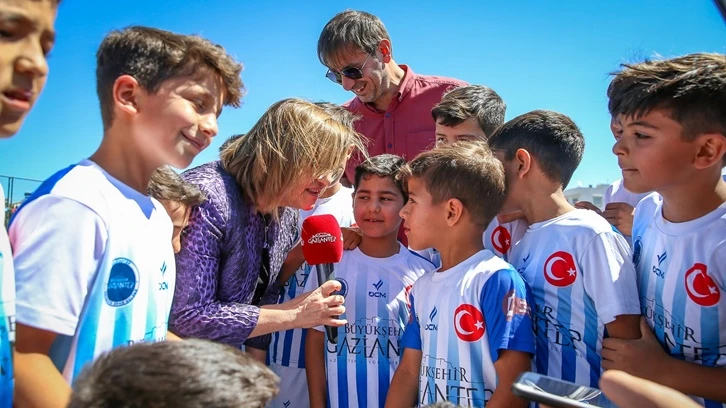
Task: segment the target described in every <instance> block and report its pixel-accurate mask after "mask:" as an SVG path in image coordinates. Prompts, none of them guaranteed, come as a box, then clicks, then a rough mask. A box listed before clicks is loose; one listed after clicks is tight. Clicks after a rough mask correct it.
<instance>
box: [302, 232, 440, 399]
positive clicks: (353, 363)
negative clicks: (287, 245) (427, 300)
mask: <svg viewBox="0 0 726 408" xmlns="http://www.w3.org/2000/svg"><path fill="white" fill-rule="evenodd" d="M433 269H434V267H433V265H432V264H431V263H430V262H429V261H428V260H426V259H424V258H422V257H420V256H419V255H416V254H415V253H413V252H411V251H409V250H408V249H406V248H405V247H404V246H403V245H402V244H401V245H400V249H399V252H398V253H397V254H395V255H393V256H391V257H388V258H373V257H370V256H367V255H365V254H364V253H363V252H361V251H360V249H358V248H356V249H354V250H352V251H347V252H344V253H343V259H341V261H340V262H339V263H337V264H335V275H336V279H337V280H338V281H340V283H341V284H342V286H343V288H342V289H341V294H342V295H343V296H344V297H345V313H344V314H343V315H342V316H341V318H344V319H346V320H347V321H348V323H347V324H346V325H345V326H343V327H339V328H338V343H337V344H332V343H330V342H328V341H326V342H325V346H326V353H325V356H326V358H325V360H326V361H325V362H326V371H327V378H328V399H329V401H330V407H339V408H346V407H376V406H379V407H383V405H384V403H385V401H386V395H387V394H388V387H389V385H390V383H391V380H392V379H393V374H394V372H395V371H396V368H397V367H398V364H399V361H400V358H401V351H402V350H401V336H402V335H403V330H404V328H405V326H406V322H408V320H409V314H410V310H409V308H410V306H409V299H408V294H409V291H410V290H411V286H413V284H414V282H415V281H416V280H417V279H418V278H419V277H420V276H421V275H423V274H424V273H425V272H428V271H431V270H433ZM318 285H319V284H318V279H317V274H316V273H315V272H313V273H311V274H310V276H309V277H308V282H307V285H306V286H305V290H306V291H308V290H313V289H315V288H316V287H318ZM315 329H316V330H320V331H323V330H324V328H323V327H316V328H315ZM326 338H327V337H326Z"/></svg>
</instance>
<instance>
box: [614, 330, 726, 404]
mask: <svg viewBox="0 0 726 408" xmlns="http://www.w3.org/2000/svg"><path fill="white" fill-rule="evenodd" d="M640 331H641V334H642V336H640V338H639V339H638V340H621V339H614V338H608V339H605V340H603V348H602V358H603V362H602V366H603V368H605V369H606V370H612V369H614V370H622V371H625V372H627V373H629V374H632V375H634V376H636V377H641V378H645V379H646V380H651V381H654V382H657V383H659V384H663V385H665V386H667V387H670V388H673V389H676V390H678V391H680V392H683V393H685V394H689V395H696V396H699V397H703V398H706V399H711V400H715V401H721V402H726V387H724V386H723V385H724V384H726V368H721V367H706V366H702V365H700V364H695V363H690V362H687V361H683V360H678V359H675V358H673V357H671V356H669V355H668V354H666V352H665V351H663V348H662V347H661V345H660V343H659V342H658V339H656V338H655V336H654V335H653V331H652V330H651V329H650V327H649V326H648V323H647V322H646V321H645V319H644V318H643V319H641V322H640Z"/></svg>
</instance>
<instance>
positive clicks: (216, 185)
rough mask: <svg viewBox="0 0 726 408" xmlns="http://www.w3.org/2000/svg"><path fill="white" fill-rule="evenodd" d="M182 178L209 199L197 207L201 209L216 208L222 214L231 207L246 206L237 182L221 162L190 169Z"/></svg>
mask: <svg viewBox="0 0 726 408" xmlns="http://www.w3.org/2000/svg"><path fill="white" fill-rule="evenodd" d="M181 177H182V179H184V181H186V182H187V183H191V184H194V185H195V186H196V187H197V188H199V190H201V191H202V192H203V193H204V195H205V196H206V197H207V199H206V200H204V201H203V202H202V203H201V204H199V205H198V206H197V207H199V208H207V209H211V208H214V209H216V210H217V211H219V212H220V213H227V212H229V208H230V207H231V206H235V207H237V206H244V205H245V203H244V200H243V199H242V195H241V191H240V188H239V186H238V184H237V181H236V180H235V178H234V176H233V175H232V174H230V173H228V172H227V171H225V170H224V168H223V167H222V163H221V162H220V161H219V160H216V161H212V162H209V163H205V164H202V165H200V166H197V167H194V168H192V169H189V170H187V171H185V172H183V173H182V174H181Z"/></svg>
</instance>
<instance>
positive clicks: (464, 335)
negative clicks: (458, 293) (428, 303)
mask: <svg viewBox="0 0 726 408" xmlns="http://www.w3.org/2000/svg"><path fill="white" fill-rule="evenodd" d="M454 330H455V331H456V335H457V336H459V338H460V339H461V340H464V341H469V342H471V341H477V340H479V339H481V338H482V337H483V336H484V331H485V327H484V315H483V314H482V313H481V311H480V310H479V309H477V308H476V306H474V305H470V304H463V305H460V306H459V307H457V308H456V310H455V311H454Z"/></svg>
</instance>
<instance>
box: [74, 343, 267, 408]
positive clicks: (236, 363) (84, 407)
mask: <svg viewBox="0 0 726 408" xmlns="http://www.w3.org/2000/svg"><path fill="white" fill-rule="evenodd" d="M277 383H278V378H277V377H276V376H275V374H274V373H272V371H270V369H268V368H267V367H265V366H264V365H262V363H260V362H258V361H256V360H255V359H254V358H252V357H251V356H249V355H248V354H246V353H244V352H242V351H240V350H238V349H236V348H234V347H231V346H228V345H225V344H221V343H214V342H211V341H206V340H199V339H190V340H186V341H173V342H159V343H141V344H135V345H132V346H129V347H121V348H117V349H114V350H111V351H110V352H108V353H105V354H104V355H102V356H100V357H99V358H98V359H97V360H96V361H95V362H94V363H93V364H89V365H87V366H86V368H84V369H83V371H82V372H81V374H80V376H79V377H78V379H77V380H76V381H75V382H74V383H73V395H72V396H71V401H70V403H69V404H68V407H69V408H101V407H127V408H142V407H178V408H185V407H188V408H197V407H215V408H239V407H250V408H263V407H265V404H267V402H268V401H270V399H272V397H273V396H274V395H275V394H276V393H277Z"/></svg>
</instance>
